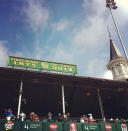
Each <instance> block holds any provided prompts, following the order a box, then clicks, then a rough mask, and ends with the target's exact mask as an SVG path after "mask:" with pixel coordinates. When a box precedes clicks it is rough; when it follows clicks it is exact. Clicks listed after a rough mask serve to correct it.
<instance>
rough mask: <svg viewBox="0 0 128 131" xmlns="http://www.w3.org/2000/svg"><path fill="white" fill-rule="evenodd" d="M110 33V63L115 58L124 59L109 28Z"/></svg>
mask: <svg viewBox="0 0 128 131" xmlns="http://www.w3.org/2000/svg"><path fill="white" fill-rule="evenodd" d="M108 32H109V37H110V61H111V60H113V59H115V58H119V57H122V56H121V53H120V51H119V50H118V48H117V47H116V45H115V43H114V41H113V40H112V36H111V34H110V31H109V28H108Z"/></svg>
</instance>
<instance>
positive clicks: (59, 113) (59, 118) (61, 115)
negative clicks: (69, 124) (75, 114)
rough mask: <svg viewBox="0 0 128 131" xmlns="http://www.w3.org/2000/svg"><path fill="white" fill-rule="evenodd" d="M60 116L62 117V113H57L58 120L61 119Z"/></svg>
mask: <svg viewBox="0 0 128 131" xmlns="http://www.w3.org/2000/svg"><path fill="white" fill-rule="evenodd" d="M62 118H63V117H62V114H61V113H59V114H58V121H62Z"/></svg>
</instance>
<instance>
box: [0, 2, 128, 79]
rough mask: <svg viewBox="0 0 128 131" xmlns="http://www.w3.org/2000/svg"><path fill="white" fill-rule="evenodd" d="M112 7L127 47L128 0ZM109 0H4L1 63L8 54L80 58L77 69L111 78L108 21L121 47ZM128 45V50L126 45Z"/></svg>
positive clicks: (83, 73)
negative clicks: (107, 3)
mask: <svg viewBox="0 0 128 131" xmlns="http://www.w3.org/2000/svg"><path fill="white" fill-rule="evenodd" d="M116 1H117V5H118V9H117V10H113V14H114V16H115V18H116V20H117V23H118V26H119V29H120V33H121V36H122V38H123V41H124V43H125V46H126V49H128V0H123V3H122V2H121V1H122V0H116ZM105 2H106V0H0V66H6V65H7V59H8V56H10V55H11V56H18V57H25V58H32V59H39V60H47V61H55V62H63V63H67V64H76V65H77V67H78V75H81V76H87V77H97V78H108V79H111V78H112V75H111V72H109V71H108V70H107V68H106V65H107V64H108V62H109V59H110V48H109V47H110V43H109V35H108V32H107V25H108V26H109V28H110V31H111V34H112V37H113V40H114V42H115V43H116V45H117V47H118V48H119V50H120V52H121V53H122V56H124V55H123V51H122V48H121V44H120V42H119V39H118V37H117V33H116V31H115V28H114V24H113V21H112V18H111V16H110V12H109V10H108V9H107V8H106V6H105ZM127 51H128V50H127Z"/></svg>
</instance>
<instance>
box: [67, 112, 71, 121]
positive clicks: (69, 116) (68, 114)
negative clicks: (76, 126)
mask: <svg viewBox="0 0 128 131" xmlns="http://www.w3.org/2000/svg"><path fill="white" fill-rule="evenodd" d="M67 117H68V121H71V115H70V113H67Z"/></svg>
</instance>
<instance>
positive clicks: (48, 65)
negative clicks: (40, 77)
mask: <svg viewBox="0 0 128 131" xmlns="http://www.w3.org/2000/svg"><path fill="white" fill-rule="evenodd" d="M8 66H14V67H23V68H30V69H39V70H46V71H55V72H63V73H72V74H76V73H77V66H76V65H72V64H64V63H56V62H49V61H41V60H34V59H27V58H21V57H14V56H9V57H8Z"/></svg>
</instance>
